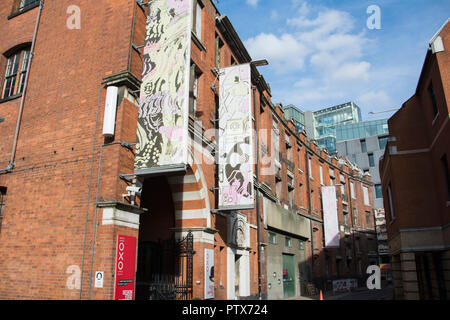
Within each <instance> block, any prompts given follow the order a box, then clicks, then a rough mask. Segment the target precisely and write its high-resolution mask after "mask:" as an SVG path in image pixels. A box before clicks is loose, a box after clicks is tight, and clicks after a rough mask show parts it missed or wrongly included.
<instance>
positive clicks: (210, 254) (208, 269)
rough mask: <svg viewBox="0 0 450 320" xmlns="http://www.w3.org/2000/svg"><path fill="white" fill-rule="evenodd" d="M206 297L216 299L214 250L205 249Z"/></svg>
mask: <svg viewBox="0 0 450 320" xmlns="http://www.w3.org/2000/svg"><path fill="white" fill-rule="evenodd" d="M205 299H214V250H212V249H205Z"/></svg>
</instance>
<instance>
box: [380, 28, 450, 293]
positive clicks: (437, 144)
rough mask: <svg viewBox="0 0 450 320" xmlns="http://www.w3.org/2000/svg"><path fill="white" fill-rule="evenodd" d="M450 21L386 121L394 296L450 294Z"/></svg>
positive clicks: (385, 183)
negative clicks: (410, 88)
mask: <svg viewBox="0 0 450 320" xmlns="http://www.w3.org/2000/svg"><path fill="white" fill-rule="evenodd" d="M449 49H450V23H449V20H447V21H446V22H445V24H444V25H443V26H442V28H441V29H440V30H438V32H437V33H436V35H435V36H433V38H432V39H431V40H430V42H429V48H428V51H427V54H426V57H425V61H424V64H423V67H422V71H421V74H420V77H419V81H418V84H417V88H416V90H415V93H414V95H413V96H412V97H411V98H410V99H408V100H407V101H406V102H405V103H404V104H403V105H402V107H401V108H400V110H399V111H397V112H396V113H395V114H394V115H393V116H392V117H391V118H390V119H389V121H388V124H389V134H390V138H389V142H388V144H387V147H386V150H385V153H384V156H383V158H382V160H381V162H380V175H381V181H382V191H383V199H384V207H385V209H386V220H387V221H386V222H387V232H388V241H389V254H390V255H391V264H392V276H393V284H394V293H395V298H396V299H406V300H414V299H448V298H449V297H450V250H449V249H450V172H449V158H450V156H449V155H450V144H449V141H450V125H449V118H450V111H449V110H450V109H449V101H450V100H449V97H450V73H449V70H450V55H449Z"/></svg>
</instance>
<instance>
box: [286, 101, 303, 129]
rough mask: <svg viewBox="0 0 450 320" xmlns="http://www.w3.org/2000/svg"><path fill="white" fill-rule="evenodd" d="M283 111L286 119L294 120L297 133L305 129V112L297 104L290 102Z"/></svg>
mask: <svg viewBox="0 0 450 320" xmlns="http://www.w3.org/2000/svg"><path fill="white" fill-rule="evenodd" d="M283 113H284V117H285V119H286V120H288V121H289V120H293V121H294V123H295V129H296V131H297V133H298V132H300V131H302V130H304V129H305V114H304V113H303V112H301V111H300V110H299V109H297V108H296V107H295V106H293V105H291V104H290V105H288V106H286V107H284V108H283Z"/></svg>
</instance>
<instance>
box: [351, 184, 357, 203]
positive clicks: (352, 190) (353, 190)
mask: <svg viewBox="0 0 450 320" xmlns="http://www.w3.org/2000/svg"><path fill="white" fill-rule="evenodd" d="M350 192H351V195H352V198H353V199H356V195H355V184H354V183H353V182H350Z"/></svg>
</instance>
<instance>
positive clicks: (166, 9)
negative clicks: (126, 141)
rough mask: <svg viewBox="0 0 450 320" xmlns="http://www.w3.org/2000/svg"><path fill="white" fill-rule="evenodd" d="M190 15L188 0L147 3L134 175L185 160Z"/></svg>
mask: <svg viewBox="0 0 450 320" xmlns="http://www.w3.org/2000/svg"><path fill="white" fill-rule="evenodd" d="M191 16H192V1H191V0H178V1H166V0H152V1H150V2H149V13H148V17H147V30H146V35H145V42H144V48H143V57H142V58H143V71H142V85H141V93H140V99H139V101H140V104H139V115H138V124H137V144H136V156H135V172H136V173H137V174H147V173H151V172H164V171H167V170H171V171H174V168H176V169H179V168H184V166H185V165H186V163H187V152H188V123H189V79H190V62H191V59H190V53H191V47H190V43H191V28H192V17H191ZM180 170H181V169H180Z"/></svg>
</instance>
